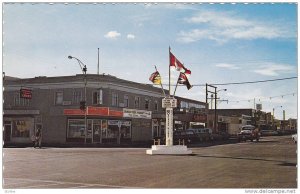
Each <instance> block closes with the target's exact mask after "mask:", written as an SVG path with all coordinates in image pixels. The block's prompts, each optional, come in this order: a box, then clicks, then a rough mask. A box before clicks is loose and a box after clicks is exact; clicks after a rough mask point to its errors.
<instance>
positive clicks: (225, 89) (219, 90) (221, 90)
mask: <svg viewBox="0 0 300 194" xmlns="http://www.w3.org/2000/svg"><path fill="white" fill-rule="evenodd" d="M220 91H225V92H226V91H227V89H221V90H218V91H217V92H220Z"/></svg>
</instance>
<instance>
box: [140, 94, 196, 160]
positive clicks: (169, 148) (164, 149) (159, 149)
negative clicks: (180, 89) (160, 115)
mask: <svg viewBox="0 0 300 194" xmlns="http://www.w3.org/2000/svg"><path fill="white" fill-rule="evenodd" d="M162 107H163V108H165V109H166V145H152V148H151V149H149V150H147V151H146V153H147V154H150V155H156V154H160V155H188V154H191V153H192V151H191V150H188V149H187V146H186V145H173V143H174V142H173V109H174V108H176V107H177V100H176V99H175V98H174V97H165V98H163V99H162Z"/></svg>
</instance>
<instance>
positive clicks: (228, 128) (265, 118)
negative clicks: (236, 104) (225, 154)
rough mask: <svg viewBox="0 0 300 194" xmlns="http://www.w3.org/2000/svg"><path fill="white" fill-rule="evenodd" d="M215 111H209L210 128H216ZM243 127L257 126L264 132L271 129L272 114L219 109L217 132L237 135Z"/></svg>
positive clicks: (249, 110)
mask: <svg viewBox="0 0 300 194" xmlns="http://www.w3.org/2000/svg"><path fill="white" fill-rule="evenodd" d="M214 123H215V110H214V109H209V111H208V128H212V129H214V130H215V127H214ZM243 125H257V126H259V127H260V128H261V129H262V130H264V129H270V128H271V125H272V117H271V113H266V112H264V111H257V110H255V109H217V126H216V130H215V132H228V133H229V134H236V133H237V132H239V131H240V128H241V126H243Z"/></svg>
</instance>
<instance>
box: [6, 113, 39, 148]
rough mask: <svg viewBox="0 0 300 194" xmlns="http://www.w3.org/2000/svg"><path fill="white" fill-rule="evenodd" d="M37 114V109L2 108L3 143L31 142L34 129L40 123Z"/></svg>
mask: <svg viewBox="0 0 300 194" xmlns="http://www.w3.org/2000/svg"><path fill="white" fill-rule="evenodd" d="M25 114H26V115H25ZM38 114H39V111H38V110H4V117H3V126H4V130H3V140H4V143H5V144H10V143H21V144H22V143H25V144H26V143H31V142H32V140H31V139H32V138H31V137H32V136H33V135H34V133H35V129H36V128H37V126H39V125H41V123H40V122H41V121H40V120H41V119H40V116H39V115H38Z"/></svg>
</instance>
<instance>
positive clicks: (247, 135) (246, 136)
mask: <svg viewBox="0 0 300 194" xmlns="http://www.w3.org/2000/svg"><path fill="white" fill-rule="evenodd" d="M259 138H260V132H259V130H258V129H256V128H255V127H254V126H252V125H245V126H242V128H241V131H240V132H239V133H238V134H237V140H238V142H241V141H247V140H250V141H253V140H254V139H256V141H259Z"/></svg>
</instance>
